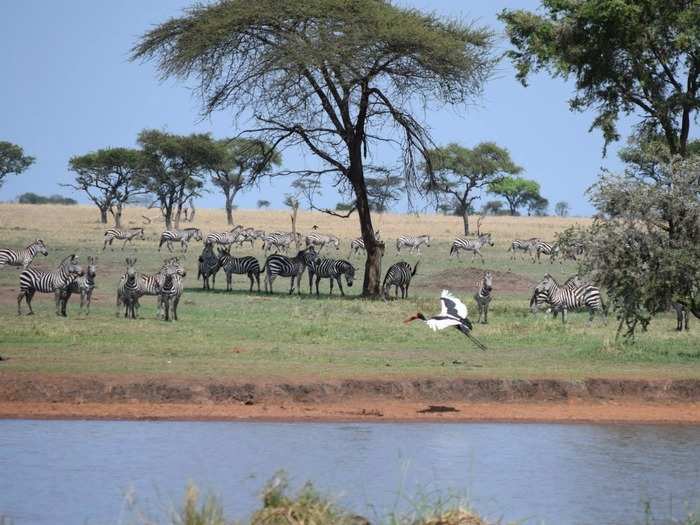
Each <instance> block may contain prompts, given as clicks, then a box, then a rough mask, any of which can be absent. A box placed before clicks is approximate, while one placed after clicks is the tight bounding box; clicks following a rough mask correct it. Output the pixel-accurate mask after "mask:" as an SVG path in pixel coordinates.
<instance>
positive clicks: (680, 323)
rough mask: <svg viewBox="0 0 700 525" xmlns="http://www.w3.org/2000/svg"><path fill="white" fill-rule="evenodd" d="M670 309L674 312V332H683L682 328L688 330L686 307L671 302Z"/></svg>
mask: <svg viewBox="0 0 700 525" xmlns="http://www.w3.org/2000/svg"><path fill="white" fill-rule="evenodd" d="M671 308H673V310H674V311H675V312H676V330H677V331H678V332H681V331H683V328H685V329H686V330H687V329H688V317H689V316H688V307H687V306H685V305H684V304H681V303H677V302H675V301H673V302H671Z"/></svg>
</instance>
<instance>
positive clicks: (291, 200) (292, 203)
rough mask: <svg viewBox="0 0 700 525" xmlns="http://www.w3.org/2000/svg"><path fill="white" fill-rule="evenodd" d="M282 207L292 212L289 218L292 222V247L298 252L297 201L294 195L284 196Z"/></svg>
mask: <svg viewBox="0 0 700 525" xmlns="http://www.w3.org/2000/svg"><path fill="white" fill-rule="evenodd" d="M284 205H285V206H288V207H289V208H290V209H291V210H292V214H291V215H290V217H289V218H290V219H291V221H292V236H293V238H294V245H295V246H296V248H297V250H298V249H299V239H297V214H298V213H299V199H298V198H297V197H296V196H295V195H290V194H286V195H285V196H284Z"/></svg>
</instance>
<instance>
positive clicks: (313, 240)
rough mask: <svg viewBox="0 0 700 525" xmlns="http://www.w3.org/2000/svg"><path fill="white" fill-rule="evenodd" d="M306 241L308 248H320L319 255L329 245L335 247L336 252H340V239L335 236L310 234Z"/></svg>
mask: <svg viewBox="0 0 700 525" xmlns="http://www.w3.org/2000/svg"><path fill="white" fill-rule="evenodd" d="M304 240H305V242H306V247H307V248H308V247H309V246H314V247H315V246H318V251H319V253H320V252H321V250H323V248H324V247H325V246H326V245H327V244H328V245H331V246H335V249H336V250H340V239H338V237H336V236H335V235H324V234H322V233H316V232H313V233H310V234H308V235H307V236H306V238H305V239H304Z"/></svg>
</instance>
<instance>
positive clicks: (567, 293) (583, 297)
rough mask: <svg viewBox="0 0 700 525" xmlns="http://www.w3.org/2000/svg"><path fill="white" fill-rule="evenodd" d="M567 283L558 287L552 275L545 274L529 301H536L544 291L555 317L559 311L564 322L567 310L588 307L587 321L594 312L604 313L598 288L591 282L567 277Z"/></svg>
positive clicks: (591, 317)
mask: <svg viewBox="0 0 700 525" xmlns="http://www.w3.org/2000/svg"><path fill="white" fill-rule="evenodd" d="M576 279H578V278H576ZM567 284H568V288H565V287H560V286H559V284H558V283H557V282H556V280H555V279H554V277H552V276H551V275H549V274H546V275H545V276H544V279H543V280H542V281H541V282H540V283H539V284H538V285H537V287H536V288H535V294H534V295H533V299H532V300H531V301H530V303H531V304H532V303H533V301H534V302H537V300H538V297H541V295H542V294H543V292H544V294H545V295H546V299H545V301H546V302H547V303H548V304H550V305H551V306H552V312H553V314H554V316H555V317H556V315H557V313H559V312H561V313H562V323H566V314H567V312H568V311H569V310H578V309H580V308H588V311H589V313H590V317H589V319H588V322H589V323H590V322H592V321H593V316H594V314H595V312H600V313H601V314H603V315H605V306H604V305H603V299H602V297H601V294H600V289H598V288H597V287H596V286H593V285H591V284H585V283H584V284H581V281H578V280H574V278H571V279H569V281H568V282H567Z"/></svg>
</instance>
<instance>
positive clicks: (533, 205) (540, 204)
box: [525, 193, 549, 217]
mask: <svg viewBox="0 0 700 525" xmlns="http://www.w3.org/2000/svg"><path fill="white" fill-rule="evenodd" d="M525 205H526V206H527V214H528V215H535V216H537V217H545V216H546V215H547V209H548V208H549V200H547V199H545V198H544V197H542V195H540V194H539V193H533V194H531V195H528V197H527V200H526V202H525Z"/></svg>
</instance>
